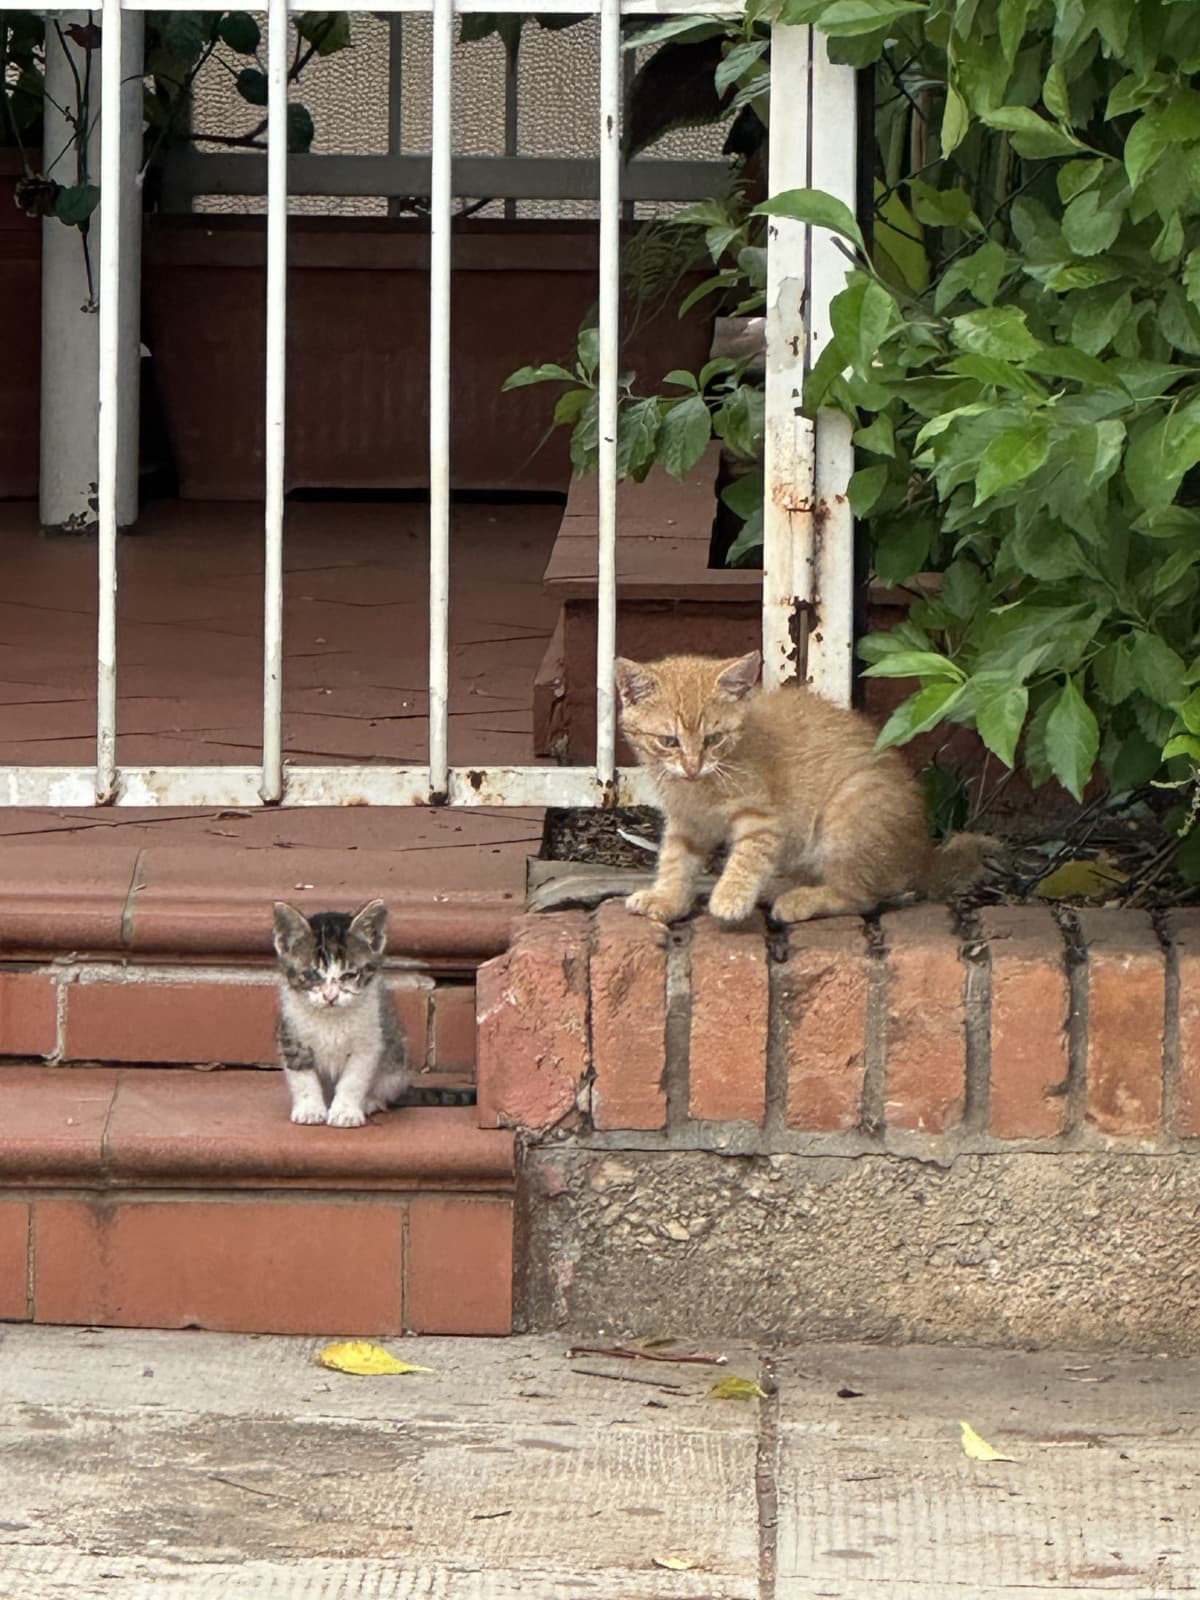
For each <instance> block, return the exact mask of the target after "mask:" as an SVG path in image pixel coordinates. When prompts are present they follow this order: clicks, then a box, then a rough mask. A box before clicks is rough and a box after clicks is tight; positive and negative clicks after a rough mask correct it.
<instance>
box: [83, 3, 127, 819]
mask: <svg viewBox="0 0 1200 1600" xmlns="http://www.w3.org/2000/svg"><path fill="white" fill-rule="evenodd" d="M101 20H102V24H103V26H102V29H101V40H102V45H101V50H100V132H101V146H100V192H101V194H102V195H106V196H107V203H106V205H105V206H104V210H103V213H102V215H101V218H100V313H99V315H100V325H99V330H98V332H99V345H100V349H99V359H98V365H99V390H100V394H99V404H100V410H99V417H98V428H97V462H96V501H97V507H96V515H97V520H98V524H99V527H98V534H97V545H98V550H97V562H98V581H99V593H98V597H97V626H96V773H95V780H94V784H93V791H94V792H93V795H92V800H91V801H89V802H87V803H88V804H92V803H94V802H95V801H96V800H99V801H101V802H104V801H107V800H109V799H111V797H112V793H113V788H114V786H115V784H116V772H117V472H118V463H119V459H120V426H119V424H120V416H119V411H118V404H119V401H118V394H117V389H118V377H119V368H120V344H121V299H120V294H121V204H120V199H119V196H120V193H121V0H104V9H103V11H102V13H101Z"/></svg>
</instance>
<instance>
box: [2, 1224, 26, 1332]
mask: <svg viewBox="0 0 1200 1600" xmlns="http://www.w3.org/2000/svg"><path fill="white" fill-rule="evenodd" d="M28 1317H29V1202H28V1201H27V1200H0V1321H4V1322H25V1321H26V1320H27V1319H28Z"/></svg>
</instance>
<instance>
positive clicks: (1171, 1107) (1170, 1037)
mask: <svg viewBox="0 0 1200 1600" xmlns="http://www.w3.org/2000/svg"><path fill="white" fill-rule="evenodd" d="M1153 921H1154V931H1155V933H1157V935H1158V937H1159V940H1160V941H1161V943H1162V947H1163V956H1164V958H1165V963H1166V967H1165V974H1164V982H1163V1085H1162V1094H1163V1109H1162V1126H1163V1130H1164V1132H1167V1133H1172V1132H1174V1130H1175V1126H1176V1117H1177V1116H1178V1112H1179V1057H1180V1036H1179V1002H1180V975H1179V947H1178V946H1177V945H1176V943H1175V941H1174V939H1172V937H1171V933H1170V929H1169V927H1168V926H1167V922H1166V918H1165V917H1163V916H1161V915H1160V916H1156V917H1154V919H1153Z"/></svg>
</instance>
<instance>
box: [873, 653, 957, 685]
mask: <svg viewBox="0 0 1200 1600" xmlns="http://www.w3.org/2000/svg"><path fill="white" fill-rule="evenodd" d="M863 677H864V678H952V679H953V680H954V682H955V683H962V682H964V681H965V679H966V674H965V673H964V672H963V670H962V668H961V667H960V666H957V665H956V664H955V663H954V662H953V661H950V660H949V659H948V658H947V657H946V656H940V655H938V654H937V652H936V651H934V650H896V651H893V652H892V654H891V655H886V656H883V657H882V658H881V659H880V660H879V661H877V662H876V663H875V664H874V666H871V667H868V668H867V670H866V671H865V672H864V673H863Z"/></svg>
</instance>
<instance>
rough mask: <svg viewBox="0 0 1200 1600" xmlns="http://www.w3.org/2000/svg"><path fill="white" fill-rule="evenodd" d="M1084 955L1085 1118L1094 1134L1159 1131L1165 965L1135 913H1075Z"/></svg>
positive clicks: (1143, 918)
mask: <svg viewBox="0 0 1200 1600" xmlns="http://www.w3.org/2000/svg"><path fill="white" fill-rule="evenodd" d="M1079 926H1080V930H1081V932H1082V934H1083V941H1084V944H1085V945H1086V947H1087V953H1088V1041H1087V1118H1088V1121H1089V1122H1090V1123H1092V1124H1093V1125H1094V1126H1095V1127H1097V1128H1099V1130H1100V1132H1101V1133H1109V1134H1118V1135H1119V1134H1129V1135H1142V1136H1145V1135H1148V1134H1155V1133H1158V1132H1159V1131H1160V1130H1161V1127H1162V1109H1163V1023H1164V1015H1165V1010H1166V962H1165V959H1164V956H1163V951H1162V947H1161V945H1160V944H1159V942H1158V937H1157V935H1156V934H1155V932H1154V928H1153V926H1152V924H1151V922H1150V918H1149V916H1148V915H1147V914H1146V913H1145V912H1142V911H1121V910H1110V911H1101V910H1097V911H1081V912H1080V913H1079Z"/></svg>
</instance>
